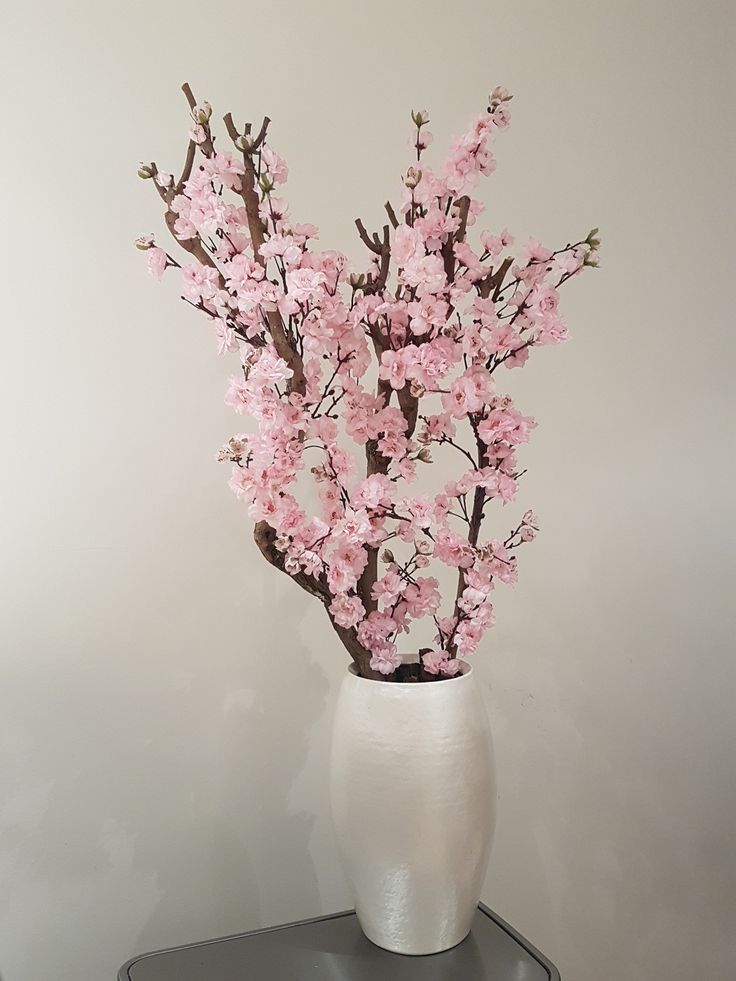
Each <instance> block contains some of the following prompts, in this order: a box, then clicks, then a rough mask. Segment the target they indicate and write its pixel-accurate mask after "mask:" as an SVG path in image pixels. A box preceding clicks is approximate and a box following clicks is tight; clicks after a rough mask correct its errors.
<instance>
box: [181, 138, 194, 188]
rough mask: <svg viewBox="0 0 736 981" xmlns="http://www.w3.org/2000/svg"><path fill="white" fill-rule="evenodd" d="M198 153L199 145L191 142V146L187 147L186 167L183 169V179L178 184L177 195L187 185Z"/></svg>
mask: <svg viewBox="0 0 736 981" xmlns="http://www.w3.org/2000/svg"><path fill="white" fill-rule="evenodd" d="M196 153H197V144H196V143H195V142H194V140H190V141H189V146H188V147H187V156H186V159H185V161H184V167H183V168H182V172H181V177H180V178H179V180H178V181H177V182H176V193H177V194H178V193H180V191H181V189H182V187H183V186H184V185H185V184H186V182H187V181H188V180H189V178H190V176H191V173H192V167H193V166H194V157H195V155H196Z"/></svg>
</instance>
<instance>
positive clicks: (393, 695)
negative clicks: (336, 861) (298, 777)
mask: <svg viewBox="0 0 736 981" xmlns="http://www.w3.org/2000/svg"><path fill="white" fill-rule="evenodd" d="M331 798H332V813H333V818H334V822H335V830H336V833H337V840H338V846H339V849H340V854H341V857H342V861H343V865H344V868H345V871H346V874H347V877H348V881H349V883H350V887H351V890H352V893H353V899H354V903H355V909H356V912H357V914H358V919H359V921H360V925H361V927H362V929H363V932H364V933H365V935H366V936H367V937H368V939H369V940H372V941H373V943H375V944H377V945H378V946H379V947H383V948H385V949H386V950H391V951H394V952H396V953H400V954H434V953H438V952H439V951H441V950H447V949H449V948H450V947H454V946H455V945H456V944H458V943H460V941H461V940H463V939H464V938H465V937H466V936H467V934H468V932H469V930H470V925H471V922H472V919H473V916H474V914H475V908H476V906H477V904H478V900H479V899H480V891H481V887H482V884H483V879H484V876H485V872H486V867H487V865H488V857H489V853H490V848H491V841H492V838H493V830H494V825H495V802H496V792H495V775H494V766H493V751H492V746H491V733H490V727H489V724H488V716H487V714H486V711H485V706H484V705H483V700H482V698H481V694H480V691H479V690H478V687H477V685H476V682H475V678H474V676H473V673H472V670H471V669H470V667H469V666H468V665H466V664H464V665H463V673H462V674H461V675H458V676H456V677H455V678H449V679H447V680H443V681H434V682H421V683H398V682H382V681H369V680H367V679H365V678H360V677H359V676H358V675H356V673H355V671H354V669H353V668H352V667H351V668H350V669H349V673H348V675H347V677H346V678H345V679H344V681H343V683H342V687H341V689H340V694H339V697H338V702H337V712H336V716H335V724H334V732H333V741H332V764H331Z"/></svg>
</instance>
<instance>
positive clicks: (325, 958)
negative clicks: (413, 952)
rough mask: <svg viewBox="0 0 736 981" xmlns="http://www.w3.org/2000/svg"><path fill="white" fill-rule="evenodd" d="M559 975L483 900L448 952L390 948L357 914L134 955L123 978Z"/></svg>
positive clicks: (286, 980) (503, 980)
mask: <svg viewBox="0 0 736 981" xmlns="http://www.w3.org/2000/svg"><path fill="white" fill-rule="evenodd" d="M376 979H380V981H420V979H421V981H560V975H559V973H558V971H557V968H556V967H555V966H554V965H553V964H551V963H550V962H549V961H548V960H547V959H546V957H544V956H543V955H542V954H540V953H539V951H538V950H536V949H535V948H534V947H533V946H532V945H531V944H530V943H529V942H528V941H527V940H525V939H524V938H523V937H522V936H520V935H519V934H518V933H517V932H516V931H515V930H513V929H512V928H511V927H510V926H509V925H508V923H505V922H504V921H503V920H502V919H501V918H500V917H499V916H497V915H496V914H495V913H493V912H492V911H491V910H490V909H488V908H487V907H486V906H484V905H483V904H481V905H480V906H479V907H478V912H477V913H476V916H475V921H474V923H473V929H472V930H471V932H470V936H468V937H467V938H466V939H465V940H464V941H463V942H462V943H461V944H459V945H458V946H457V947H454V948H453V949H452V950H447V951H445V952H444V953H442V954H433V955H431V956H429V957H406V956H403V955H401V954H389V953H388V952H387V951H385V950H381V948H380V947H376V946H374V945H373V944H372V943H371V942H370V941H369V940H366V938H365V937H364V936H363V934H362V933H361V932H360V927H359V926H358V921H357V919H356V916H355V913H352V912H347V913H336V914H334V915H333V916H322V917H319V918H318V919H314V920H304V921H303V922H301V923H290V924H287V925H285V926H277V927H270V928H268V929H265V930H254V931H252V932H251V933H242V934H239V935H237V936H234V937H223V938H222V939H220V940H206V941H204V942H203V943H196V944H190V945H188V946H186V947H175V948H172V949H171V950H161V951H157V952H155V953H151V954H142V955H141V956H139V957H134V958H133V959H132V960H130V961H128V963H127V964H124V965H123V967H121V968H120V972H119V974H118V981H376Z"/></svg>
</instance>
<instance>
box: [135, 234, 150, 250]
mask: <svg viewBox="0 0 736 981" xmlns="http://www.w3.org/2000/svg"><path fill="white" fill-rule="evenodd" d="M134 244H135V247H136V248H137V249H140V250H141V252H146V251H147V250H148V249H152V248H153V235H139V236H138V238H137V239H136V240H135V243H134Z"/></svg>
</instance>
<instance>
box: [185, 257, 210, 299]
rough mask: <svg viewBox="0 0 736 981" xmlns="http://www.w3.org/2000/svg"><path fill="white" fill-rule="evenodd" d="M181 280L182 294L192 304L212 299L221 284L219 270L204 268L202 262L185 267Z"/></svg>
mask: <svg viewBox="0 0 736 981" xmlns="http://www.w3.org/2000/svg"><path fill="white" fill-rule="evenodd" d="M181 278H182V292H183V293H184V296H185V297H186V298H187V300H190V301H191V302H192V303H198V302H199V301H200V300H210V299H212V297H213V296H214V295H215V293H216V291H217V287H218V284H219V273H218V272H217V270H216V269H212V267H211V266H203V265H202V263H201V262H192V263H190V264H189V265H186V266H184V267H183V268H182V271H181Z"/></svg>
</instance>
